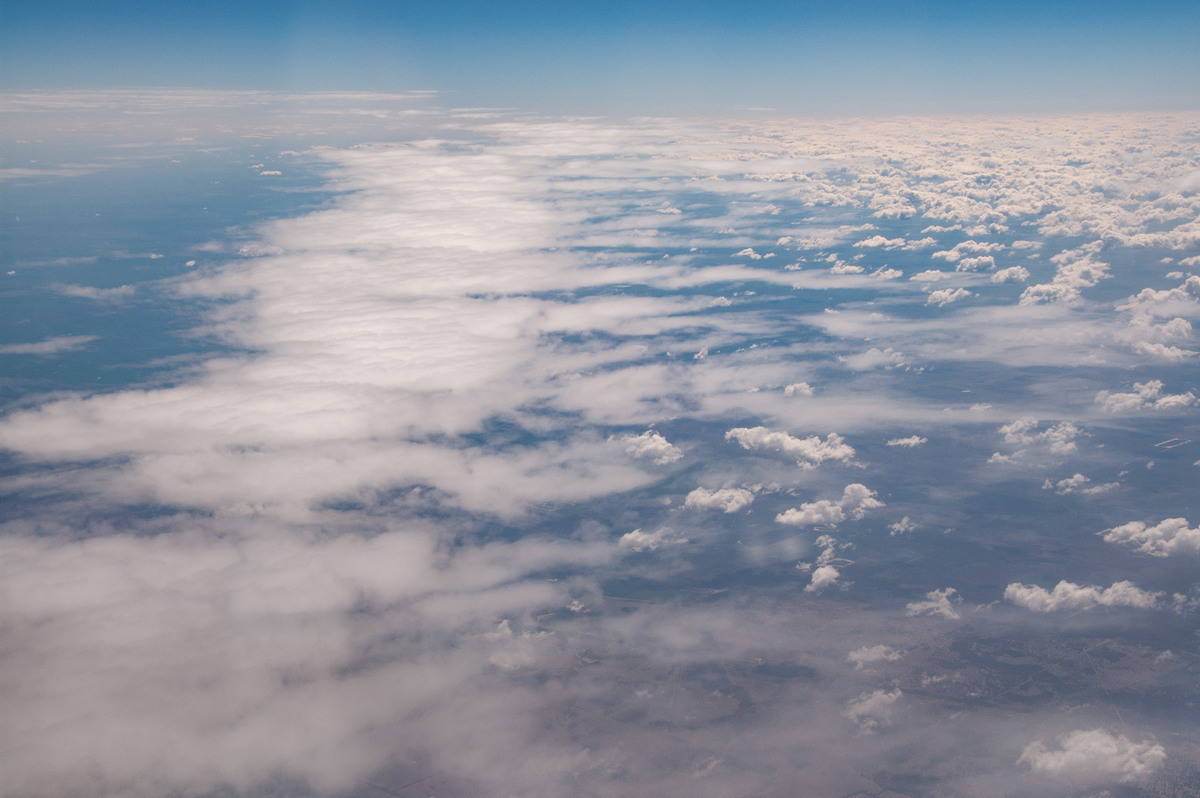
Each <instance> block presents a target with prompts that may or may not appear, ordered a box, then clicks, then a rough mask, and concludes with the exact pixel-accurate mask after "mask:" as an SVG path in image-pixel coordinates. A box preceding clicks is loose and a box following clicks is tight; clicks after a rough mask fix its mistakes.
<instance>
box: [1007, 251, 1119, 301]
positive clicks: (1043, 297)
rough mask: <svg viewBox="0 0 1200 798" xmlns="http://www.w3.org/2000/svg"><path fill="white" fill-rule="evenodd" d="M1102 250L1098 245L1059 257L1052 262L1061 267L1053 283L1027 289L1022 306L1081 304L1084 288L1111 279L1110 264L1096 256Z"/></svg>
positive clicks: (1056, 271) (1065, 253) (1022, 295)
mask: <svg viewBox="0 0 1200 798" xmlns="http://www.w3.org/2000/svg"><path fill="white" fill-rule="evenodd" d="M1099 250H1100V245H1099V242H1097V243H1096V244H1089V245H1086V246H1083V247H1079V248H1078V249H1073V250H1068V251H1066V252H1061V253H1059V254H1058V255H1055V256H1054V257H1053V258H1051V259H1050V260H1051V262H1053V263H1056V264H1058V267H1057V269H1056V270H1055V272H1054V278H1053V279H1052V280H1051V281H1050V282H1049V283H1041V284H1038V285H1031V286H1029V287H1028V288H1026V289H1025V291H1024V292H1023V293H1022V294H1021V300H1020V301H1021V304H1022V305H1033V304H1037V303H1039V302H1064V303H1072V302H1076V301H1078V300H1079V299H1080V292H1081V291H1082V289H1084V288H1091V287H1093V286H1095V285H1097V284H1098V283H1099V282H1100V281H1101V280H1104V279H1107V278H1108V277H1110V276H1111V275H1110V273H1109V267H1108V264H1107V263H1104V262H1103V261H1100V260H1097V259H1096V257H1095V255H1096V253H1097V252H1099Z"/></svg>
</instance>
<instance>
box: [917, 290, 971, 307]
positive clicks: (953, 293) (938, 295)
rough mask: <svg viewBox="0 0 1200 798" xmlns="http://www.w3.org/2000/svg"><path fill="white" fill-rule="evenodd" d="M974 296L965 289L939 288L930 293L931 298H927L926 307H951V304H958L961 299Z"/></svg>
mask: <svg viewBox="0 0 1200 798" xmlns="http://www.w3.org/2000/svg"><path fill="white" fill-rule="evenodd" d="M969 296H972V292H970V291H968V290H967V289H965V288H939V289H937V290H936V291H930V292H929V296H927V297H925V304H926V305H938V306H939V307H940V306H942V305H949V304H950V303H951V302H957V301H959V300H960V299H966V298H967V297H969Z"/></svg>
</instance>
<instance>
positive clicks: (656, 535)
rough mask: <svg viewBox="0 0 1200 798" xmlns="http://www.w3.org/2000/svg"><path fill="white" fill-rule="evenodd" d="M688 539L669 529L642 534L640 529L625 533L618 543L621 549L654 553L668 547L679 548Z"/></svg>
mask: <svg viewBox="0 0 1200 798" xmlns="http://www.w3.org/2000/svg"><path fill="white" fill-rule="evenodd" d="M687 542H688V539H687V538H685V537H682V536H681V535H679V534H678V533H676V532H675V531H674V530H671V529H666V528H663V529H656V530H655V531H653V532H643V531H642V530H640V529H635V530H633V531H632V532H626V533H625V534H624V535H622V536H621V539H620V540H619V541H618V543H619V544H620V546H621V547H622V548H626V549H632V550H633V551H656V550H658V549H660V548H664V547H668V546H679V545H682V544H684V543H687Z"/></svg>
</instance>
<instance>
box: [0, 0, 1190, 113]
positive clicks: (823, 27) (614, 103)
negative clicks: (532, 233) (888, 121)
mask: <svg viewBox="0 0 1200 798" xmlns="http://www.w3.org/2000/svg"><path fill="white" fill-rule="evenodd" d="M1198 30H1200V7H1197V6H1196V4H1194V3H1184V2H1147V3H1138V4H1131V3H1103V2H1086V3H1085V2H1060V3H1053V2H1052V3H1034V2H1024V1H1020V0H1004V2H997V3H990V4H981V5H979V6H976V5H974V4H969V3H956V2H947V1H946V0H926V1H925V2H906V3H879V2H874V3H872V2H861V1H860V2H844V3H818V2H792V3H785V2H761V1H760V2H748V3H746V2H742V3H729V2H708V3H703V2H678V1H677V0H670V1H669V2H653V3H647V2H631V1H630V0H609V1H608V2H596V3H586V4H585V3H563V2H516V3H488V2H449V3H435V2H427V1H426V0H418V1H416V2H411V1H410V2H373V1H372V0H353V1H352V2H342V3H329V2H257V3H234V2H223V1H217V0H202V1H201V2H191V3H161V2H133V1H131V0H124V1H121V0H118V2H113V3H103V4H101V3H94V2H46V3H38V4H34V3H26V2H17V3H14V2H6V3H3V4H0V53H3V55H0V88H3V89H8V90H12V89H45V88H53V89H62V88H112V87H129V86H148V85H154V86H186V87H200V88H243V89H246V88H253V89H289V90H330V89H334V90H342V89H355V90H374V91H396V90H408V89H415V88H419V89H436V90H438V91H440V92H442V93H443V95H444V98H445V101H446V102H449V103H453V104H456V105H458V104H461V105H488V106H492V105H501V106H515V107H520V108H526V109H530V110H537V111H546V112H565V113H657V112H667V113H737V112H739V111H742V110H745V109H746V108H748V107H749V108H753V107H763V106H765V107H770V108H773V109H776V110H778V111H782V112H787V113H798V114H806V113H814V114H828V113H836V114H842V113H845V114H879V113H907V112H946V111H971V112H977V111H983V112H1005V111H1026V110H1034V111H1059V110H1062V111H1072V110H1114V109H1178V108H1195V107H1197V106H1198V105H1200V90H1197V88H1196V80H1195V78H1196V76H1197V75H1198V74H1200V54H1198V48H1196V47H1195V35H1196V32H1197V31H1198Z"/></svg>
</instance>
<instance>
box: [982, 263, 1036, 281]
mask: <svg viewBox="0 0 1200 798" xmlns="http://www.w3.org/2000/svg"><path fill="white" fill-rule="evenodd" d="M1028 279H1029V269H1026V268H1025V267H1024V266H1009V267H1008V268H1007V269H999V270H997V271H996V272H995V273H993V274H992V276H991V277H990V278H989V280H990V281H991V282H993V283H1023V282H1025V281H1026V280H1028Z"/></svg>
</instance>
